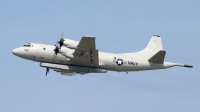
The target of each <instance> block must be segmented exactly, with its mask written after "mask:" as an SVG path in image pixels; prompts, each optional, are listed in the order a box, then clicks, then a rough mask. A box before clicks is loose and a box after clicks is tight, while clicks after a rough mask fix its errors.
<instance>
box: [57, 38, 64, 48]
mask: <svg viewBox="0 0 200 112" xmlns="http://www.w3.org/2000/svg"><path fill="white" fill-rule="evenodd" d="M64 41H65V40H64V39H63V38H61V39H60V41H58V43H59V44H60V47H62V46H63V44H64Z"/></svg>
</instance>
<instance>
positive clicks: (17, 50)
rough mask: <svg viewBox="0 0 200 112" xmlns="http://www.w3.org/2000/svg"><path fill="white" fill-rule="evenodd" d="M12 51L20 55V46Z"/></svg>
mask: <svg viewBox="0 0 200 112" xmlns="http://www.w3.org/2000/svg"><path fill="white" fill-rule="evenodd" d="M12 53H13V54H14V55H16V56H19V54H20V49H19V48H16V49H14V50H13V51H12Z"/></svg>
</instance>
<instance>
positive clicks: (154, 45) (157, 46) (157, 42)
mask: <svg viewBox="0 0 200 112" xmlns="http://www.w3.org/2000/svg"><path fill="white" fill-rule="evenodd" d="M160 50H163V47H162V40H161V38H160V36H159V35H153V37H152V38H151V40H150V42H149V44H148V45H147V47H146V48H145V49H144V51H146V52H149V53H150V54H151V55H154V54H156V53H157V52H159V51H160Z"/></svg>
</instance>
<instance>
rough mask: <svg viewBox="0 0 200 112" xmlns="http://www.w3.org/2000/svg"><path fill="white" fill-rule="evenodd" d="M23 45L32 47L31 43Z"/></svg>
mask: <svg viewBox="0 0 200 112" xmlns="http://www.w3.org/2000/svg"><path fill="white" fill-rule="evenodd" d="M23 47H32V46H31V43H28V44H25V45H24V46H23Z"/></svg>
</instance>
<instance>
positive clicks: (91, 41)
mask: <svg viewBox="0 0 200 112" xmlns="http://www.w3.org/2000/svg"><path fill="white" fill-rule="evenodd" d="M74 56H75V57H76V58H80V60H73V63H79V64H80V63H81V65H82V64H83V65H85V66H94V67H97V66H99V55H98V50H96V46H95V37H90V36H83V37H82V39H81V41H80V42H79V44H78V46H77V49H75V51H74Z"/></svg>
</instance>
